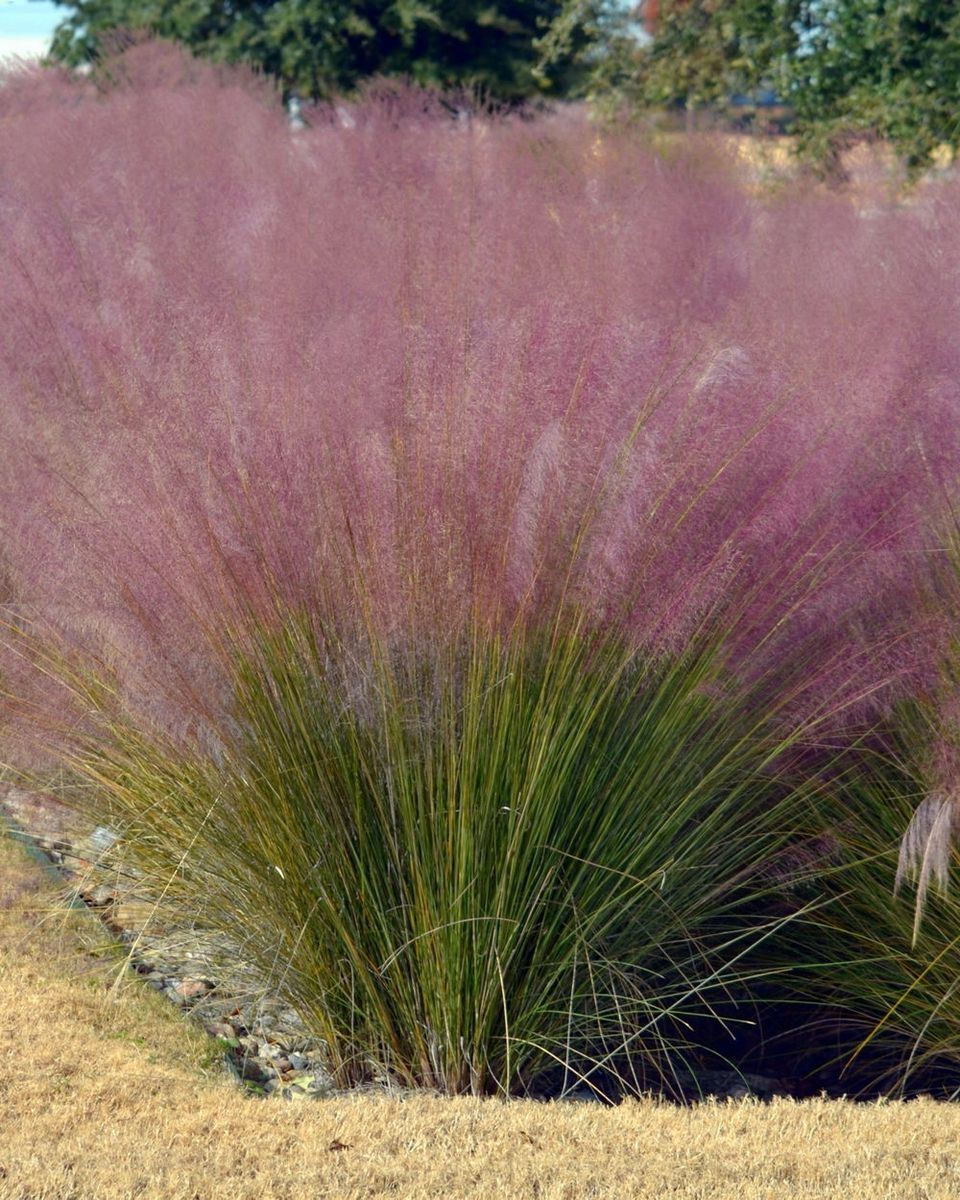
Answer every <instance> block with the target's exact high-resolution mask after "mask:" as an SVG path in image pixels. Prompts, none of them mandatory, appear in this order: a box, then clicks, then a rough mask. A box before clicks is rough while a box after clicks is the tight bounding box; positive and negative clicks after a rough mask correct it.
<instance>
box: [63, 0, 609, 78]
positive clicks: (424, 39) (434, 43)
mask: <svg viewBox="0 0 960 1200" xmlns="http://www.w3.org/2000/svg"><path fill="white" fill-rule="evenodd" d="M57 3H59V4H62V6H63V7H64V8H66V9H67V10H68V15H67V17H66V19H65V20H64V21H63V22H61V24H60V25H59V26H58V27H57V30H56V32H55V34H54V38H53V46H52V55H53V57H54V58H57V59H60V60H61V61H63V62H66V63H69V64H72V65H78V64H80V63H84V62H90V61H93V60H95V59H96V57H97V56H98V54H99V53H100V52H101V50H102V49H103V48H104V46H105V45H108V44H109V42H110V39H111V36H113V35H115V34H116V31H118V30H129V31H141V30H144V31H148V32H150V33H153V34H156V35H159V36H161V37H165V38H171V39H174V40H176V41H179V42H182V43H184V44H185V45H187V46H189V47H190V48H191V49H192V50H193V51H194V52H196V53H198V54H201V55H204V56H206V57H209V58H213V59H215V60H218V61H227V62H247V63H250V64H251V65H253V66H255V67H258V68H260V69H262V70H264V71H266V72H268V73H269V74H271V75H273V76H275V77H277V78H278V79H279V80H280V81H281V83H282V84H283V87H284V89H285V91H287V92H288V93H294V92H295V93H297V94H299V95H301V96H304V97H312V98H322V97H324V96H328V95H330V94H332V93H335V92H342V91H346V90H349V89H350V88H352V87H354V86H355V85H356V84H357V83H359V82H361V81H362V80H363V79H365V78H367V77H369V76H372V75H377V74H382V75H402V76H408V77H410V78H412V79H413V80H414V81H415V82H417V83H420V84H423V85H426V86H435V87H441V88H460V87H465V88H470V89H476V90H478V91H481V92H483V93H485V94H486V95H489V96H490V97H492V98H495V99H498V100H503V101H508V102H511V101H516V100H520V99H523V98H525V97H528V96H532V95H535V94H538V93H543V92H550V93H558V94H563V93H565V92H568V91H569V90H570V89H571V87H572V86H573V85H574V83H575V76H576V75H577V72H578V70H579V68H577V67H575V65H574V64H575V61H577V62H579V61H581V59H580V54H581V52H582V51H583V50H584V48H585V42H586V38H585V35H584V34H583V33H582V32H577V33H576V34H575V36H574V38H573V39H572V42H571V47H570V52H569V53H567V54H566V55H564V56H556V57H555V59H554V60H553V61H552V62H551V63H550V64H549V65H548V66H546V67H544V66H543V65H542V64H540V59H541V56H540V55H539V54H538V51H537V49H536V48H535V45H534V42H535V39H536V38H537V37H538V35H540V34H543V33H544V32H545V30H547V29H548V28H549V26H550V24H551V22H553V21H554V20H555V19H557V17H558V16H559V15H560V13H561V10H562V0H479V2H478V0H57ZM538 64H540V69H539V70H537V67H538Z"/></svg>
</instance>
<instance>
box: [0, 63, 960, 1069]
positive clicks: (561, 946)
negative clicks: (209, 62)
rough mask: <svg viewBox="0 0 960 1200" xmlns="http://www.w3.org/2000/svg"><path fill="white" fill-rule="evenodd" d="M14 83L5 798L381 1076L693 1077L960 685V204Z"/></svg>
mask: <svg viewBox="0 0 960 1200" xmlns="http://www.w3.org/2000/svg"><path fill="white" fill-rule="evenodd" d="M14 84H15V86H14V85H13V84H10V83H7V84H5V85H4V87H2V88H0V274H2V278H3V281H4V287H3V288H2V290H0V317H2V320H3V327H4V329H5V331H6V334H5V338H4V339H3V341H2V343H0V394H2V396H3V405H2V406H0V438H2V440H3V444H4V446H5V449H6V451H7V453H6V454H5V456H4V457H3V459H2V461H0V514H2V516H0V536H2V552H3V557H2V560H0V561H2V581H3V582H2V586H3V588H4V597H5V599H4V604H5V609H4V611H5V614H6V616H5V624H4V628H5V637H4V642H5V650H4V655H3V662H2V671H3V678H4V686H5V711H4V717H5V724H4V730H3V744H4V755H5V757H6V758H7V759H8V760H10V761H16V762H17V763H19V764H20V765H21V766H22V767H24V768H25V769H27V768H30V769H33V770H34V771H35V772H36V771H39V770H41V769H46V770H48V771H49V772H51V773H55V772H60V776H59V777H63V775H64V773H65V774H66V775H67V776H68V777H69V778H70V779H71V780H72V783H71V787H70V795H71V797H72V799H73V800H74V802H76V803H78V804H80V805H81V806H83V807H85V809H86V811H87V812H89V814H90V815H91V817H93V818H95V819H96V820H97V821H98V822H99V823H106V822H108V821H109V822H111V823H113V824H115V825H116V827H117V828H118V830H119V831H120V833H121V835H122V841H123V842H124V844H125V845H126V848H127V852H128V853H129V854H130V856H131V861H132V862H134V863H135V864H136V865H138V867H139V869H140V870H142V871H143V872H144V885H145V886H146V887H152V888H153V889H154V892H155V894H156V895H157V896H160V897H163V902H164V903H165V904H173V903H175V902H176V903H178V904H179V905H180V906H181V908H182V909H183V910H184V911H187V912H189V913H190V914H191V916H193V917H196V919H197V920H198V921H201V922H203V923H204V924H206V925H207V926H208V927H211V928H213V929H220V930H221V931H224V932H233V933H234V934H238V935H239V936H240V937H241V939H242V940H243V943H244V946H245V947H249V953H250V956H251V958H254V959H255V960H256V962H257V965H258V967H259V968H260V969H261V971H262V972H263V974H264V975H265V976H266V977H268V978H269V981H270V983H271V985H272V986H274V987H276V988H277V989H278V990H280V991H281V992H283V993H284V994H285V995H286V996H287V997H288V998H289V999H290V1000H291V1001H292V1002H293V1003H295V1005H296V1007H297V1008H298V1010H299V1011H300V1012H301V1013H302V1014H303V1016H304V1019H305V1020H308V1021H309V1022H310V1023H311V1024H312V1026H313V1028H314V1029H315V1030H316V1031H318V1032H319V1033H320V1035H321V1036H322V1037H323V1039H324V1040H325V1041H326V1044H327V1046H328V1048H329V1053H330V1059H331V1065H332V1068H333V1069H334V1071H335V1072H336V1073H337V1074H338V1076H339V1077H340V1078H341V1079H342V1080H344V1081H348V1082H349V1081H355V1080H358V1079H363V1078H368V1077H370V1076H371V1075H377V1074H384V1073H386V1074H389V1075H390V1076H392V1077H396V1078H399V1079H402V1080H405V1081H407V1082H410V1083H418V1084H429V1085H431V1086H437V1087H441V1088H443V1089H445V1090H449V1091H460V1090H470V1089H472V1090H475V1091H480V1092H486V1091H501V1092H510V1091H515V1090H518V1089H520V1088H523V1087H535V1086H537V1080H538V1079H540V1080H542V1079H544V1078H546V1077H547V1076H548V1075H549V1072H550V1071H551V1070H553V1069H555V1070H557V1071H559V1072H560V1076H559V1077H560V1079H561V1081H562V1086H571V1081H573V1080H576V1079H580V1080H585V1081H586V1082H587V1084H588V1085H590V1086H598V1087H599V1086H601V1085H600V1079H601V1073H602V1072H606V1073H607V1075H608V1076H611V1077H613V1078H615V1079H617V1086H619V1087H622V1086H631V1087H635V1088H636V1087H640V1086H645V1085H646V1084H647V1083H648V1082H649V1081H650V1080H651V1079H654V1078H660V1077H668V1078H669V1077H670V1076H671V1074H672V1076H673V1078H674V1079H676V1078H677V1075H678V1072H680V1071H681V1065H680V1064H681V1063H682V1061H683V1058H684V1055H685V1054H686V1053H687V1051H688V1049H689V1045H688V1042H689V1041H690V1039H691V1038H692V1037H693V1035H692V1033H691V1030H692V1029H693V1028H695V1027H696V1028H697V1029H700V1028H702V1027H703V1023H704V1022H707V1023H709V1021H710V1020H711V1019H712V1018H711V1014H712V1013H714V1012H718V1011H719V1006H718V1005H717V1004H715V997H716V996H718V995H720V994H721V993H722V992H723V991H724V989H727V990H728V991H729V990H730V989H741V990H742V989H746V990H747V991H749V988H750V986H752V985H751V984H750V982H749V978H748V977H749V975H750V972H751V971H752V970H754V968H753V967H750V966H748V965H747V964H748V961H750V959H749V955H748V954H747V953H746V952H747V949H748V948H749V947H750V946H755V945H757V944H758V943H760V942H762V941H763V939H765V938H767V937H770V936H772V931H773V927H774V926H775V925H776V924H777V923H778V922H780V921H782V920H786V919H787V918H790V919H792V918H793V917H795V916H796V911H795V907H793V908H791V906H790V905H783V904H771V905H766V898H767V897H768V895H769V893H770V890H771V887H772V886H773V885H772V884H771V882H770V881H771V879H776V874H775V873H771V872H770V870H769V869H768V868H769V865H770V861H771V860H772V859H775V858H776V855H777V854H778V853H779V851H780V850H782V849H783V847H784V845H785V843H786V842H788V841H789V840H790V838H791V837H792V836H793V833H794V830H795V827H799V828H800V829H802V830H806V825H805V822H806V819H807V813H808V811H809V803H808V800H807V797H808V796H810V795H815V794H817V793H818V790H819V788H820V787H821V782H820V781H821V779H822V778H825V777H827V776H826V774H825V773H826V771H827V768H828V767H831V766H832V764H833V760H834V759H835V757H836V755H837V754H838V753H840V752H841V751H842V750H844V749H845V748H846V747H847V746H848V745H849V744H850V743H851V742H853V741H856V740H857V739H859V738H861V737H862V736H863V733H864V730H865V729H869V728H871V727H872V726H873V725H874V724H875V723H876V722H877V721H878V719H880V718H882V717H884V716H885V715H886V714H887V713H888V711H889V710H890V708H891V706H892V705H893V703H894V702H895V701H896V700H897V698H898V697H900V696H902V695H905V694H908V693H909V692H910V691H911V690H914V689H916V688H918V687H922V686H926V685H927V684H928V683H929V681H930V680H931V679H932V678H933V676H934V675H935V673H936V662H937V656H938V655H939V653H940V651H941V649H942V645H943V642H944V628H943V627H944V621H943V619H942V616H941V615H940V614H939V613H938V612H937V611H936V610H931V609H930V607H929V605H927V596H928V593H929V586H928V578H927V576H928V574H929V569H928V566H927V562H928V555H929V551H930V550H931V548H934V547H935V546H936V542H937V539H936V537H935V534H934V533H932V532H931V531H932V530H935V529H936V528H937V526H936V523H935V522H936V518H937V517H938V514H939V512H940V511H941V510H942V508H943V506H944V504H945V502H946V501H947V500H948V499H949V498H950V497H951V496H952V489H953V487H954V481H955V479H956V478H957V466H958V461H960V455H958V449H960V447H958V423H957V421H956V402H957V392H956V384H955V382H953V381H954V380H956V379H957V378H958V377H960V370H958V368H960V364H958V363H957V354H958V350H957V347H956V342H955V338H954V337H953V330H954V329H955V318H956V316H957V312H956V309H957V301H958V296H960V288H958V280H957V278H956V267H955V265H954V264H955V263H956V262H957V261H960V257H958V256H951V255H950V254H949V253H947V251H946V248H947V247H949V246H951V245H956V244H957V243H958V242H960V237H958V236H957V232H958V231H957V228H956V220H955V218H954V216H953V214H954V212H955V209H956V205H955V201H954V199H953V198H952V197H953V196H954V193H953V192H949V191H945V192H944V193H943V195H942V196H941V197H939V198H937V199H936V200H935V202H931V205H929V206H927V207H918V208H916V209H914V210H910V211H903V212H893V211H891V212H889V213H882V214H879V215H877V216H875V217H872V218H870V219H869V220H867V219H864V218H862V217H861V216H860V215H858V213H857V212H856V211H855V210H854V209H853V208H852V206H850V205H849V204H848V203H847V202H846V201H845V200H843V199H842V198H838V197H823V196H820V195H818V194H815V193H808V192H804V191H802V190H801V191H798V192H796V193H792V192H791V193H789V194H782V195H780V196H778V197H775V198H773V199H771V200H770V201H763V200H760V199H757V198H751V197H750V195H749V193H748V192H747V191H746V190H745V189H744V188H742V187H741V186H740V184H739V182H738V180H737V178H736V175H735V174H734V173H733V172H732V170H730V169H728V168H726V167H722V166H721V165H719V164H717V163H715V162H711V163H709V164H707V163H704V162H699V161H695V160H694V159H692V158H686V157H680V158H679V159H678V160H677V161H676V162H673V163H669V164H668V163H665V162H664V161H662V160H661V159H658V158H657V157H656V156H654V155H653V154H652V153H650V152H648V151H647V150H646V149H645V148H644V147H643V146H642V145H641V144H639V143H638V142H637V140H636V138H635V137H634V135H633V134H631V133H630V132H616V131H613V132H610V133H605V134H604V135H603V136H600V135H599V134H598V133H597V131H596V129H595V128H593V127H592V126H591V125H590V124H589V123H588V122H586V121H585V120H582V119H581V118H580V117H579V116H578V115H576V114H575V113H571V112H564V113H560V114H555V115H553V116H546V117H543V118H538V119H537V120H535V121H526V120H523V119H520V118H519V117H503V116H486V117H482V116H476V115H475V116H474V117H472V118H470V119H468V120H466V121H460V120H457V121H454V120H451V119H450V117H449V114H448V112H447V111H446V109H445V108H444V106H443V105H442V104H441V103H440V102H439V101H437V100H435V99H433V98H430V97H423V96H420V95H419V94H416V93H410V92H396V91H389V90H383V89H381V90H380V91H379V92H374V93H373V94H371V96H369V97H368V98H367V99H366V100H365V101H364V102H362V103H360V104H359V105H356V106H353V107H349V108H348V107H343V106H341V107H331V108H330V109H317V110H315V111H313V112H311V113H309V114H308V118H309V124H308V127H307V128H305V129H302V130H298V131H291V130H290V129H289V128H288V126H287V123H286V119H285V116H284V113H283V110H282V106H281V105H280V103H279V99H278V98H277V97H276V96H274V95H273V94H272V93H271V92H270V91H269V89H266V88H265V87H264V85H263V84H262V83H261V82H258V81H254V80H250V79H248V78H247V77H245V76H244V75H242V74H240V73H236V72H225V73H218V72H216V71H214V69H213V68H210V67H207V66H204V65H202V64H198V63H194V62H192V61H191V60H189V59H188V58H185V57H183V56H182V55H181V54H180V53H179V52H178V51H174V50H171V49H170V48H169V47H167V48H164V47H157V46H150V45H145V46H138V47H135V48H134V49H133V50H131V51H130V52H128V54H126V55H125V56H124V57H123V58H122V59H121V60H119V61H117V62H114V63H112V64H106V66H105V67H104V69H103V70H101V71H99V72H96V73H94V74H93V75H92V76H91V77H90V78H88V79H82V80H77V79H73V78H68V77H63V76H51V75H50V74H48V73H47V72H45V71H44V72H40V73H39V74H36V75H35V76H31V75H29V74H28V75H27V76H24V77H17V79H16V80H14ZM814 351H815V352H814ZM793 814H797V819H796V820H795V819H794V815H793ZM816 902H817V901H816V899H814V903H816ZM715 1024H716V1026H717V1027H718V1028H720V1029H721V1032H722V1033H723V1036H724V1037H727V1038H728V1039H732V1038H733V1037H734V1035H735V1033H736V1030H735V1028H733V1029H730V1028H726V1029H724V1028H723V1026H722V1022H721V1021H720V1019H719V1018H717V1019H716V1021H715ZM731 1052H732V1050H731Z"/></svg>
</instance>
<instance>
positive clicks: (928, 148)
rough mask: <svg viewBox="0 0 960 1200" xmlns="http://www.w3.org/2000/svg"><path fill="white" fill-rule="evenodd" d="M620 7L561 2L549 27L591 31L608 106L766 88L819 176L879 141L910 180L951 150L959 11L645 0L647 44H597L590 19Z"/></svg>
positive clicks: (909, 1)
mask: <svg viewBox="0 0 960 1200" xmlns="http://www.w3.org/2000/svg"><path fill="white" fill-rule="evenodd" d="M617 8H618V5H617V4H616V2H615V0H569V2H568V4H567V5H566V7H565V10H564V15H563V17H562V18H561V22H559V23H558V24H562V23H563V22H565V23H566V26H567V27H570V28H573V27H576V26H577V23H578V22H579V23H580V25H582V26H586V27H588V28H590V29H591V30H592V31H593V33H594V38H595V41H594V45H593V47H592V65H591V86H592V90H593V92H594V94H595V95H597V96H598V97H600V98H605V99H606V100H607V101H608V102H611V101H612V102H614V103H623V102H627V103H628V104H629V105H630V107H633V108H640V109H658V108H659V109H662V108H665V107H684V108H687V109H688V110H693V109H697V108H703V107H716V106H718V105H721V104H724V103H725V102H726V101H727V100H728V99H729V98H730V97H731V96H733V95H735V94H738V93H746V94H750V93H753V92H756V91H757V90H758V89H760V88H770V89H772V90H773V91H774V92H775V93H776V95H777V96H778V98H779V99H780V100H782V101H783V102H784V103H785V104H786V105H788V106H789V107H790V108H791V109H792V113H793V120H792V129H793V132H795V133H796V134H797V136H798V139H799V145H800V149H801V152H803V153H806V154H807V155H809V156H812V157H814V158H815V159H817V160H818V161H819V162H821V163H822V164H825V165H827V166H830V165H831V164H833V163H835V162H836V161H837V158H838V155H839V153H840V151H841V150H842V149H843V148H844V147H845V146H846V145H847V144H849V143H850V141H851V140H856V139H859V138H863V137H879V138H884V139H887V140H888V141H890V142H891V143H892V144H893V145H894V146H895V148H896V149H897V150H898V152H899V153H901V154H902V155H903V157H904V158H905V159H906V161H907V164H908V166H909V167H911V168H912V169H914V170H917V169H919V168H921V167H923V166H924V165H925V164H927V163H928V162H929V161H930V157H931V154H932V152H933V151H934V150H935V149H936V147H937V146H938V145H940V144H942V143H946V144H948V145H950V146H951V147H953V148H954V149H956V148H957V146H958V143H960V5H958V4H957V3H956V0H659V2H654V0H647V3H646V4H643V3H641V4H640V5H639V6H638V11H639V13H640V15H641V16H642V15H643V14H644V11H646V15H647V19H648V20H647V24H648V30H649V32H650V33H652V34H653V38H652V40H651V41H649V42H648V43H647V44H645V45H642V44H640V43H638V42H637V41H636V39H633V40H631V39H625V38H623V37H620V38H619V39H616V40H612V39H610V38H609V37H606V41H605V43H604V41H603V37H604V35H605V33H606V31H605V30H604V26H603V23H602V21H600V20H598V14H600V13H603V12H604V11H607V12H613V11H616V10H617ZM598 34H599V36H600V40H599V41H597V40H596V39H597V35H598ZM543 44H544V46H546V47H547V49H548V51H549V46H550V43H549V42H548V41H547V40H546V39H545V40H544V42H543ZM565 49H567V50H569V49H570V47H569V46H567V47H565Z"/></svg>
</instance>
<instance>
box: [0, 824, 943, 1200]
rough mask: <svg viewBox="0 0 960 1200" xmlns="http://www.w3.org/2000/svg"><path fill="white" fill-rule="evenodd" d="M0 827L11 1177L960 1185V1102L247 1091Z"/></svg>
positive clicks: (39, 1190)
mask: <svg viewBox="0 0 960 1200" xmlns="http://www.w3.org/2000/svg"><path fill="white" fill-rule="evenodd" d="M104 950H105V944H104V935H103V934H102V933H101V927H100V926H99V924H98V923H97V922H96V921H95V920H94V918H92V917H90V916H88V915H87V914H86V913H72V914H69V915H68V914H65V911H64V909H63V908H62V906H60V905H59V904H58V900H57V891H56V884H55V882H54V881H52V880H51V879H50V878H49V877H48V876H46V875H45V874H44V873H43V872H42V871H41V870H40V869H39V868H38V867H37V866H36V864H34V863H32V862H30V861H29V860H28V859H27V858H26V857H25V856H24V855H23V854H22V851H21V850H20V848H19V847H18V846H16V845H14V844H13V843H12V842H11V841H10V840H9V839H7V838H3V837H0V1198H2V1200H13V1198H14V1197H16V1198H17V1200H66V1198H68V1197H69V1198H71V1200H101V1198H102V1200H107V1198H118V1200H119V1198H121V1197H123V1198H127V1197H131V1198H132V1197H151V1198H152V1197H156V1198H158V1200H160V1198H162V1200H208V1198H209V1200H213V1198H215V1197H224V1198H226V1197H229V1198H230V1200H247V1198H253V1197H256V1198H257V1200H261V1198H266V1200H272V1198H274V1197H276V1198H285V1197H291V1198H292V1197H305V1198H306V1197H310V1198H311V1200H320V1198H327V1197H330V1198H333V1197H337V1198H343V1200H346V1198H348V1197H350V1198H353V1197H356V1198H358V1200H359V1198H360V1197H364V1198H369V1197H379V1196H398V1197H409V1198H410V1200H420V1198H426V1197H452V1198H459V1197H479V1196H483V1197H542V1198H543V1200H547V1198H549V1200H560V1198H561V1197H564V1198H567V1200H580V1198H581V1197H596V1196H602V1197H618V1198H619V1197H624V1198H628V1197H676V1198H677V1200H695V1198H697V1197H703V1198H707V1197H710V1198H713V1197H731V1198H732V1197H743V1198H744V1200H759V1198H760V1197H764V1198H767V1197H769V1198H770V1200H793V1198H797V1200H804V1198H807V1197H843V1200H860V1198H864V1200H867V1198H872V1197H889V1198H890V1200H912V1198H914V1197H917V1198H919V1197H931V1198H932V1197H937V1198H940V1197H943V1198H946V1197H960V1166H958V1147H960V1105H957V1106H952V1105H944V1104H937V1103H934V1102H933V1101H920V1102H915V1103H911V1104H884V1105H879V1106H877V1105H871V1106H857V1105H853V1104H847V1103H841V1102H830V1101H816V1102H805V1103H803V1104H796V1103H790V1102H777V1103H774V1104H771V1105H766V1106H764V1105H761V1104H756V1103H752V1102H749V1101H748V1102H739V1103H723V1104H707V1105H703V1106H701V1107H699V1108H695V1109H686V1110H683V1109H676V1108H673V1107H669V1106H667V1105H660V1104H655V1103H652V1102H643V1103H629V1104H624V1105H622V1106H621V1107H619V1108H615V1109H604V1108H600V1107H598V1106H595V1105H570V1104H556V1105H547V1104H536V1103H533V1102H516V1103H511V1104H503V1103H499V1102H497V1101H485V1102H481V1101H473V1100H466V1099H463V1100H456V1101H451V1100H442V1099H437V1098H429V1097H423V1098H421V1097H417V1098H405V1099H390V1098H387V1097H375V1096H369V1095H366V1096H354V1097H351V1098H349V1099H338V1100H328V1101H319V1102H309V1101H304V1102H301V1103H284V1102H282V1101H279V1100H276V1101H274V1100H271V1101H261V1100H256V1099H249V1098H247V1097H246V1096H245V1095H243V1094H242V1093H241V1092H240V1091H239V1090H238V1088H237V1087H236V1085H234V1084H233V1083H232V1082H231V1081H230V1080H229V1079H227V1078H225V1077H224V1076H221V1075H220V1074H219V1070H218V1069H216V1068H213V1067H211V1066H209V1065H207V1066H204V1063H205V1061H206V1062H207V1063H209V1060H210V1057H211V1056H210V1054H209V1050H208V1043H207V1040H206V1038H205V1037H204V1035H202V1034H201V1033H199V1032H198V1031H196V1030H194V1029H192V1028H191V1027H190V1026H189V1025H188V1024H187V1023H186V1022H185V1021H184V1019H183V1018H182V1017H181V1016H180V1015H179V1014H178V1013H177V1012H176V1011H175V1010H174V1008H173V1006H172V1005H170V1004H168V1003H167V1002H166V1001H164V1000H162V999H161V998H160V997H159V996H157V995H156V994H154V993H151V992H149V991H147V990H146V989H145V988H143V987H142V986H141V985H139V984H138V983H136V982H135V981H132V982H130V983H129V984H125V985H124V986H122V987H121V988H120V989H119V991H116V990H114V991H111V989H110V986H109V985H110V983H111V981H112V980H113V979H114V978H115V977H116V963H115V962H111V961H110V955H109V954H107V955H106V957H105V956H104Z"/></svg>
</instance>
